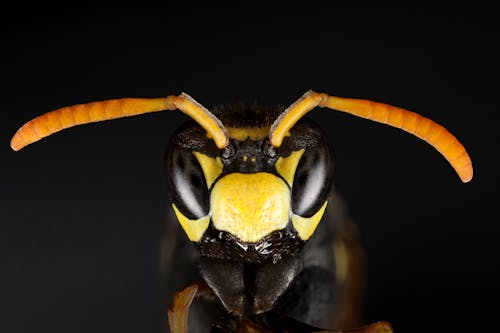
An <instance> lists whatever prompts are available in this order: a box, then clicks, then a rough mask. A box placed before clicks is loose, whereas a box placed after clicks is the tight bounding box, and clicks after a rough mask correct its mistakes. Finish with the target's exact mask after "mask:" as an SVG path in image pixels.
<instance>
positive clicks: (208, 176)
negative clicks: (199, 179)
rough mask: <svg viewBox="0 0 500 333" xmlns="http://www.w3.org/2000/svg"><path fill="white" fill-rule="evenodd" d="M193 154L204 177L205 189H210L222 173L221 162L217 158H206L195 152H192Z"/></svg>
mask: <svg viewBox="0 0 500 333" xmlns="http://www.w3.org/2000/svg"><path fill="white" fill-rule="evenodd" d="M193 154H194V156H196V159H198V162H200V165H201V169H202V170H203V174H204V175H205V180H206V181H207V188H210V187H211V186H212V184H213V183H214V181H215V180H216V179H217V177H219V175H220V174H221V172H222V167H223V164H222V161H221V160H220V158H219V157H216V158H212V157H208V156H207V155H205V154H202V153H199V152H197V151H195V152H193Z"/></svg>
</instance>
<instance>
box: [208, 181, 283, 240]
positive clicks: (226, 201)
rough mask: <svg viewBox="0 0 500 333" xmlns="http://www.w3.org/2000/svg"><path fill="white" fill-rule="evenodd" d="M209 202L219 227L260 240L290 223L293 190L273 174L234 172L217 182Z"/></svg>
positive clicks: (243, 238)
mask: <svg viewBox="0 0 500 333" xmlns="http://www.w3.org/2000/svg"><path fill="white" fill-rule="evenodd" d="M210 205H211V209H212V222H213V224H214V227H215V228H216V229H217V230H220V231H227V232H229V233H231V234H232V235H234V236H236V237H238V238H239V239H240V240H242V241H244V242H258V241H260V240H261V239H262V238H263V237H265V236H267V235H269V234H270V233H272V232H273V231H276V230H281V229H284V228H285V227H286V226H287V224H288V221H289V216H290V190H289V188H288V186H287V185H286V183H285V182H284V181H283V180H282V179H281V178H279V177H277V176H275V175H273V174H270V173H265V172H259V173H250V174H242V173H231V174H228V175H226V176H224V177H223V178H221V179H219V180H218V181H217V183H215V185H214V188H213V189H212V193H211V197H210Z"/></svg>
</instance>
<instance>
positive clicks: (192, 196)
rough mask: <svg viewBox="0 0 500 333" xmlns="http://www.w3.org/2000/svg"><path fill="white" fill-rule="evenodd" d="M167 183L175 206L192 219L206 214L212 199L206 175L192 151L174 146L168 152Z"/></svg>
mask: <svg viewBox="0 0 500 333" xmlns="http://www.w3.org/2000/svg"><path fill="white" fill-rule="evenodd" d="M166 167H167V177H168V179H167V184H168V189H169V192H170V196H171V198H172V201H173V203H174V204H175V206H176V207H177V208H178V209H179V210H180V211H181V212H182V213H183V214H184V215H185V216H186V217H187V218H190V219H199V218H200V217H203V216H206V215H207V214H208V211H209V209H210V201H209V194H208V188H207V184H206V181H205V176H204V175H203V171H202V169H201V166H200V163H199V162H198V160H197V159H196V157H195V156H194V154H193V153H192V152H191V151H187V150H183V149H180V148H173V149H172V150H170V151H169V152H168V155H167V160H166Z"/></svg>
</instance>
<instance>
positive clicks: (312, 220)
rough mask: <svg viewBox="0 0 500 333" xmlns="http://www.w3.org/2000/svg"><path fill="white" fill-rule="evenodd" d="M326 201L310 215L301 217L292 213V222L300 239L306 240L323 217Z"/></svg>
mask: <svg viewBox="0 0 500 333" xmlns="http://www.w3.org/2000/svg"><path fill="white" fill-rule="evenodd" d="M326 204H327V201H325V203H324V204H323V206H322V207H321V208H320V209H319V210H318V211H317V212H316V214H314V215H313V216H311V217H302V216H299V215H295V214H292V224H293V227H294V228H295V230H297V233H298V234H299V237H300V239H302V240H304V241H305V240H308V239H309V238H310V237H311V236H312V234H313V233H314V230H316V227H317V226H318V223H319V221H321V218H322V217H323V214H324V213H325V208H326Z"/></svg>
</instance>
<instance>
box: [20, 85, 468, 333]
mask: <svg viewBox="0 0 500 333" xmlns="http://www.w3.org/2000/svg"><path fill="white" fill-rule="evenodd" d="M316 107H323V108H327V109H334V110H338V111H341V112H347V113H350V114H353V115H355V116H358V117H362V118H366V119H370V120H373V121H376V122H380V123H384V124H387V125H390V126H394V127H398V128H400V129H402V130H404V131H406V132H409V133H411V134H413V135H415V136H417V137H419V138H421V139H423V140H425V141H426V142H428V143H429V144H431V145H432V146H433V147H435V148H436V149H437V150H438V151H439V152H440V153H441V154H442V155H443V156H444V157H445V158H446V159H447V160H448V162H449V163H450V164H451V165H452V167H453V168H454V169H455V170H456V172H457V173H458V175H459V177H460V178H461V179H462V181H464V182H467V181H469V180H470V179H471V178H472V163H471V161H470V158H469V156H468V154H467V152H466V150H465V148H464V147H463V146H462V145H461V144H460V143H459V142H458V140H457V139H456V138H455V137H454V136H453V135H452V134H451V133H449V132H448V131H447V130H446V129H445V128H444V127H442V126H441V125H438V124H436V123H435V122H433V121H432V120H430V119H428V118H425V117H422V116H420V115H418V114H416V113H414V112H411V111H407V110H404V109H401V108H398V107H393V106H390V105H387V104H383V103H377V102H372V101H367V100H358V99H350V98H340V97H334V96H330V95H327V94H324V93H316V92H314V91H309V92H307V93H306V94H304V95H303V96H302V97H301V98H299V99H298V100H297V101H296V102H295V103H293V104H292V105H290V106H289V107H288V108H286V109H285V108H281V107H258V106H244V105H233V106H225V107H215V108H212V110H210V111H209V110H207V109H205V108H204V107H203V106H202V105H200V104H199V103H198V102H196V101H195V100H194V99H192V98H191V97H190V96H188V95H186V94H181V95H178V96H173V95H171V96H168V97H166V98H154V99H137V98H135V99H134V98H125V99H118V100H109V101H101V102H94V103H88V104H80V105H75V106H71V107H64V108H61V109H57V110H54V111H51V112H49V113H47V114H44V115H42V116H40V117H37V118H35V119H33V120H32V121H30V122H28V123H26V124H25V125H24V126H22V127H21V128H20V129H19V130H18V132H17V133H16V135H15V136H14V137H13V139H12V141H11V146H12V148H13V149H14V150H19V149H21V148H23V147H24V146H26V145H29V144H31V143H33V142H35V141H38V140H40V139H41V138H43V137H45V136H48V135H50V134H52V133H55V132H58V131H60V130H63V129H66V128H69V127H72V126H75V125H81V124H86V123H90V122H96V121H102V120H109V119H115V118H120V117H125V116H133V115H138V114H143V113H148V112H156V111H162V110H174V109H179V110H181V111H182V112H184V113H185V114H186V115H188V116H189V117H191V118H192V120H191V121H188V122H187V123H186V124H184V125H183V126H181V127H180V128H179V129H178V130H177V131H176V132H175V133H174V134H173V135H172V137H171V139H170V141H169V143H168V146H167V150H166V154H165V169H166V175H167V177H166V178H167V187H168V191H169V194H170V198H171V208H172V211H173V214H175V216H176V219H177V220H178V222H179V225H180V226H181V227H182V229H183V230H184V232H185V235H186V236H187V237H177V235H176V234H175V233H174V232H171V231H172V230H173V229H172V226H173V224H170V226H169V227H168V228H167V232H166V235H165V236H166V238H165V239H166V242H165V248H166V249H167V250H168V251H166V252H167V255H166V256H165V265H166V266H167V267H168V276H167V279H168V281H169V284H170V285H171V286H174V287H175V288H181V287H182V286H181V285H180V283H183V284H187V283H189V282H193V281H186V280H184V277H185V276H191V277H193V276H199V277H200V278H201V279H203V281H204V282H205V283H206V285H207V286H208V288H209V290H210V291H211V293H213V295H215V297H214V298H212V303H210V304H216V305H217V304H218V305H219V307H217V306H213V305H209V306H208V307H204V308H203V310H202V311H198V312H197V313H198V316H197V315H196V307H195V306H194V307H193V313H194V314H195V315H194V316H192V317H191V318H192V320H191V323H192V327H193V325H196V324H197V323H203V322H204V319H203V318H209V317H210V316H209V315H208V313H217V312H219V314H222V316H223V317H224V318H225V319H224V320H223V321H216V324H214V326H213V327H214V328H213V330H214V331H224V332H230V331H237V330H238V329H239V328H238V323H241V322H242V320H246V318H250V319H251V320H255V322H257V323H258V324H259V325H262V327H264V328H266V329H272V330H278V329H277V327H278V326H279V325H282V324H283V323H285V324H283V325H288V326H287V328H286V329H288V330H289V331H290V329H291V328H292V327H295V329H292V331H296V332H306V331H308V330H313V329H314V327H322V328H325V327H327V326H329V325H341V326H342V325H357V323H356V320H357V319H359V314H358V313H355V312H356V311H358V310H359V308H360V304H359V302H360V296H359V295H360V291H361V290H362V279H361V277H362V263H361V261H362V253H361V250H360V246H359V243H358V241H357V237H356V231H355V227H354V226H353V224H352V223H351V222H350V220H349V218H348V216H347V215H346V214H345V210H344V209H343V205H342V203H341V200H340V198H339V197H338V195H337V194H336V193H335V192H334V191H333V170H334V161H333V153H332V149H331V145H330V143H329V140H328V138H327V136H326V134H325V133H324V132H323V131H322V130H321V128H320V126H318V125H317V124H315V123H314V122H313V121H312V120H310V119H307V118H306V117H304V115H305V114H306V113H308V112H309V111H311V110H313V109H314V108H316ZM322 220H325V221H323V222H321V221H322ZM174 229H175V228H174ZM193 245H194V246H193ZM193 295H194V294H193ZM193 297H194V296H193ZM191 300H192V299H191ZM190 302H191V301H189V302H187V303H186V304H184V308H185V309H189V305H190V304H191V303H190ZM174 308H175V306H174ZM181 308H182V307H181ZM180 312H182V311H180ZM332 313H333V316H332ZM169 315H170V325H171V328H172V330H173V331H179V332H184V331H185V330H186V325H187V318H184V317H185V316H184V317H182V315H179V313H176V311H173V312H172V313H169ZM179 318H181V319H179ZM280 318H288V319H287V320H289V321H286V320H285V321H280V320H281V319H280ZM212 319H213V318H212V317H210V320H212ZM193 320H195V322H192V321H193ZM210 320H209V321H208V322H207V324H206V325H210ZM277 322H279V323H278V324H277ZM301 323H305V324H301ZM332 323H333V324H332ZM233 324H234V325H236V326H234V325H233ZM203 325H205V324H203ZM203 325H202V326H203ZM206 325H205V326H204V327H206ZM277 325H278V326H277ZM297 325H298V326H297ZM280 327H281V326H280ZM343 328H347V327H343Z"/></svg>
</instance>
